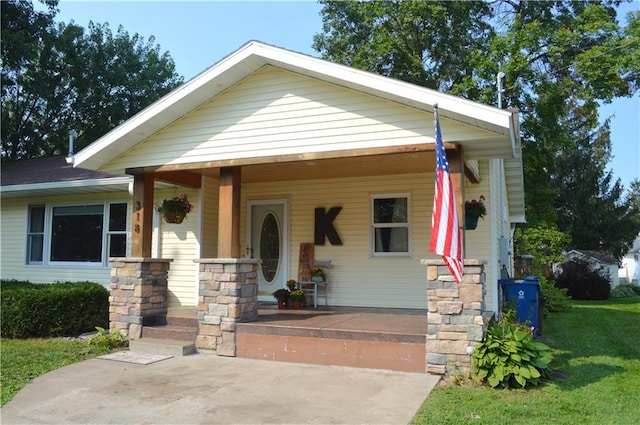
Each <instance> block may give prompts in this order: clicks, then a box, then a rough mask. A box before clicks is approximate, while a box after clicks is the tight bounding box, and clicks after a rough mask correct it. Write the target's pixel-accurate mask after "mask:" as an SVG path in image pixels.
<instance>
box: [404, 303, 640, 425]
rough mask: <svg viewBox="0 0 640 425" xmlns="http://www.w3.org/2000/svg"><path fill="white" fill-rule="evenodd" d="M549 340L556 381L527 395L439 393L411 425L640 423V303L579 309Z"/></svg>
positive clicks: (558, 320)
mask: <svg viewBox="0 0 640 425" xmlns="http://www.w3.org/2000/svg"><path fill="white" fill-rule="evenodd" d="M544 333H545V336H546V337H547V339H548V342H547V343H548V345H549V346H550V347H552V348H553V352H554V362H553V364H552V367H553V369H555V370H558V371H560V373H559V374H558V375H560V376H559V377H557V378H555V379H554V380H552V381H550V382H548V383H547V384H545V385H543V386H541V387H537V388H533V389H529V390H495V389H490V388H486V387H477V386H475V387H474V386H473V385H471V384H469V385H465V386H454V385H447V386H443V387H436V388H435V389H434V390H433V391H432V392H431V394H430V395H429V397H428V398H427V400H425V402H424V404H423V405H422V407H421V409H420V410H419V412H418V413H417V415H416V416H415V418H414V419H413V421H412V422H411V425H423V424H424V425H426V424H447V425H454V424H512V423H513V424H545V425H546V424H594V425H595V424H598V425H605V424H615V425H626V424H637V423H640V297H632V298H622V299H610V300H607V301H580V302H574V304H573V308H572V309H571V310H570V311H568V312H564V313H552V314H551V315H549V316H547V317H545V319H544Z"/></svg>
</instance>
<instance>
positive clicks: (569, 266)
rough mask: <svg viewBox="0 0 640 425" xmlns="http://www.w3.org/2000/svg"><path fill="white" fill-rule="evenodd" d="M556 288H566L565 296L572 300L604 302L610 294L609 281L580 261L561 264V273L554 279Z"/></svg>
mask: <svg viewBox="0 0 640 425" xmlns="http://www.w3.org/2000/svg"><path fill="white" fill-rule="evenodd" d="M556 286H557V287H559V288H566V289H567V295H569V296H570V297H571V298H573V299H574V300H606V299H608V298H609V294H610V292H611V284H610V283H609V279H608V278H607V277H605V276H602V275H601V274H600V273H599V272H598V271H597V270H593V269H592V268H591V266H590V265H589V263H587V262H586V261H582V260H571V261H567V262H566V263H564V264H562V271H561V272H560V274H558V276H557V277H556Z"/></svg>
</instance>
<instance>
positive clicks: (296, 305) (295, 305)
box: [291, 301, 304, 310]
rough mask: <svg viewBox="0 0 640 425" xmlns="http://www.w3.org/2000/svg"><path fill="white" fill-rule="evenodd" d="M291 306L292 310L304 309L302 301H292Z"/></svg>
mask: <svg viewBox="0 0 640 425" xmlns="http://www.w3.org/2000/svg"><path fill="white" fill-rule="evenodd" d="M291 305H292V306H293V308H294V310H300V309H301V308H302V307H304V301H292V302H291Z"/></svg>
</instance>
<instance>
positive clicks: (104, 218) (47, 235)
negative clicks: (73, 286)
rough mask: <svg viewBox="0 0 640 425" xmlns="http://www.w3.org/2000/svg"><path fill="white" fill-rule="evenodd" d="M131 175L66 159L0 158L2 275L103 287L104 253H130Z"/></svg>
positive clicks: (106, 260)
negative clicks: (84, 166) (77, 165)
mask: <svg viewBox="0 0 640 425" xmlns="http://www.w3.org/2000/svg"><path fill="white" fill-rule="evenodd" d="M132 180H133V179H132V178H131V176H126V175H116V174H111V173H104V172H100V171H93V170H86V169H81V168H73V166H72V165H71V164H69V163H67V161H65V157H64V156H54V157H48V158H37V159H26V160H21V161H7V162H3V163H2V167H1V169H0V182H1V186H0V197H1V198H0V199H1V200H2V204H1V205H2V210H1V215H0V217H1V222H0V223H1V225H2V238H0V240H1V241H0V249H1V251H0V252H1V253H2V264H1V266H0V277H1V278H2V279H18V280H29V281H31V282H37V283H42V282H53V281H79V280H87V281H92V282H99V283H102V284H104V285H108V284H109V282H110V280H111V276H110V274H111V266H110V264H109V257H110V256H127V255H129V253H130V252H129V251H128V250H127V246H128V243H127V239H128V236H127V227H126V223H127V221H128V218H129V216H130V201H129V199H130V195H129V192H128V187H129V184H130V183H131V182H132ZM105 223H107V224H106V225H105Z"/></svg>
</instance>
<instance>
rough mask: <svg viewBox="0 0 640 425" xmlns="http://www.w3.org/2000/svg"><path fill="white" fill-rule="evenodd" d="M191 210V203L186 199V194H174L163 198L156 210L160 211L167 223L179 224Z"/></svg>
mask: <svg viewBox="0 0 640 425" xmlns="http://www.w3.org/2000/svg"><path fill="white" fill-rule="evenodd" d="M191 210H193V205H191V203H190V202H189V200H188V199H187V195H180V196H175V197H173V198H170V199H164V200H163V201H162V204H161V205H160V207H158V212H160V213H162V215H163V216H164V219H165V221H166V222H167V223H175V224H180V223H182V221H183V220H184V218H185V217H186V216H187V214H189V213H190V212H191Z"/></svg>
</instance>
